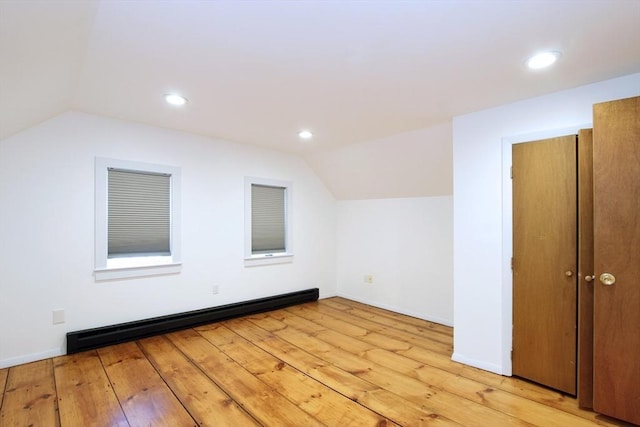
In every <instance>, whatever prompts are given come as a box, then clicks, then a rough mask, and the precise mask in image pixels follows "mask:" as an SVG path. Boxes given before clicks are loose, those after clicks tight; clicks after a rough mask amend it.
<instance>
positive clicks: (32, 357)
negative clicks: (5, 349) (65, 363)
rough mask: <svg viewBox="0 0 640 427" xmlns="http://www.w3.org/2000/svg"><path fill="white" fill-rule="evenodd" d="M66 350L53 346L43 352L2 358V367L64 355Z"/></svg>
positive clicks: (0, 365)
mask: <svg viewBox="0 0 640 427" xmlns="http://www.w3.org/2000/svg"><path fill="white" fill-rule="evenodd" d="M64 354H65V352H64V351H63V350H62V349H60V348H52V349H50V350H47V351H43V352H41V353H32V354H25V355H24V356H18V357H11V358H9V359H2V360H0V369H2V368H10V367H12V366H17V365H24V364H25V363H31V362H36V361H38V360H44V359H49V358H51V357H57V356H64Z"/></svg>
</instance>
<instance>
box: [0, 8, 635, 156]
mask: <svg viewBox="0 0 640 427" xmlns="http://www.w3.org/2000/svg"><path fill="white" fill-rule="evenodd" d="M639 22H640V1H637V0H549V1H548V0H422V1H421V0H414V1H409V0H406V1H405V0H370V1H366V0H363V1H349V0H319V1H315V0H314V1H312V0H300V1H281V0H272V1H251V0H248V1H226V0H218V1H202V0H199V1H190V0H163V1H153V0H138V1H125V0H122V1H121V0H101V1H89V0H84V1H83V0H70V1H62V0H44V1H35V0H29V1H26V0H3V1H0V139H1V138H4V137H7V136H9V135H11V134H14V133H16V132H18V131H20V130H23V129H25V128H27V127H30V126H33V125H34V124H36V123H38V122H40V121H42V120H45V119H47V118H49V117H52V116H55V115H57V114H59V113H61V112H64V111H67V110H70V109H72V110H79V111H84V112H89V113H95V114H100V115H105V116H110V117H115V118H120V119H125V120H131V121H136V122H142V123H147V124H151V125H156V126H162V127H167V128H173V129H180V130H185V131H189V132H194V133H198V134H203V135H208V136H212V137H217V138H223V139H227V140H231V141H237V142H242V143H249V144H257V145H264V146H268V147H272V148H276V149H279V150H284V151H289V152H302V153H311V152H314V151H317V150H326V149H331V148H337V147H343V146H346V145H349V144H355V143H359V142H364V141H370V140H375V139H380V138H385V137H388V136H390V135H394V134H398V133H402V132H407V131H412V130H416V129H421V128H427V127H430V126H434V125H437V124H439V123H442V122H443V121H447V120H450V119H451V117H453V116H455V115H460V114H464V113H468V112H472V111H477V110H480V109H484V108H487V107H491V106H496V105H500V104H504V103H509V102H513V101H517V100H520V99H525V98H529V97H533V96H537V95H542V94H546V93H550V92H554V91H557V90H561V89H566V88H570V87H575V86H578V85H582V84H587V83H591V82H595V81H600V80H604V79H608V78H613V77H618V76H621V75H626V74H631V73H635V72H638V71H640V24H639ZM545 49H551V50H556V51H561V52H562V57H561V59H560V61H559V62H558V63H557V64H556V65H555V66H554V67H553V68H551V69H549V70H545V71H537V72H533V71H530V70H528V69H526V67H525V66H524V60H525V59H526V58H527V57H528V56H529V55H530V54H532V53H534V52H536V51H539V50H545ZM168 92H179V93H181V94H183V95H185V96H186V97H187V98H188V99H189V103H188V105H187V106H186V107H184V108H181V109H178V108H175V107H171V106H168V105H166V104H165V103H164V101H163V95H164V94H165V93H168ZM301 128H310V129H312V130H313V131H314V132H315V137H314V139H313V140H312V141H311V142H307V143H302V142H300V141H299V140H298V138H297V135H296V133H297V131H298V130H299V129H301Z"/></svg>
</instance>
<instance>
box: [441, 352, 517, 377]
mask: <svg viewBox="0 0 640 427" xmlns="http://www.w3.org/2000/svg"><path fill="white" fill-rule="evenodd" d="M451 360H453V361H454V362H459V363H462V364H463V365H469V366H473V367H475V368H480V369H483V370H485V371H489V372H493V373H494V374H498V375H504V373H503V372H502V366H500V365H495V364H493V363H487V362H483V361H481V360H475V359H470V358H468V357H465V356H463V355H461V354H460V353H455V352H454V353H453V355H452V356H451Z"/></svg>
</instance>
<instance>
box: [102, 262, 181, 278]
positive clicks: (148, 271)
mask: <svg viewBox="0 0 640 427" xmlns="http://www.w3.org/2000/svg"><path fill="white" fill-rule="evenodd" d="M181 270H182V263H179V262H178V263H169V264H161V265H145V266H131V267H108V268H97V269H95V270H94V275H95V278H96V281H101V280H115V279H128V278H131V277H145V276H159V275H163V274H177V273H180V271H181Z"/></svg>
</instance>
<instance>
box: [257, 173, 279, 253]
mask: <svg viewBox="0 0 640 427" xmlns="http://www.w3.org/2000/svg"><path fill="white" fill-rule="evenodd" d="M285 201H286V188H284V187H272V186H267V185H258V184H252V185H251V253H252V254H266V253H279V252H286V250H287V248H286V241H287V239H286V232H285V230H286V210H285Z"/></svg>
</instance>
